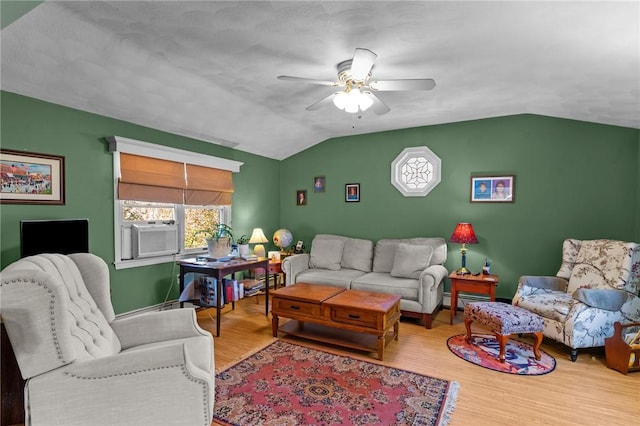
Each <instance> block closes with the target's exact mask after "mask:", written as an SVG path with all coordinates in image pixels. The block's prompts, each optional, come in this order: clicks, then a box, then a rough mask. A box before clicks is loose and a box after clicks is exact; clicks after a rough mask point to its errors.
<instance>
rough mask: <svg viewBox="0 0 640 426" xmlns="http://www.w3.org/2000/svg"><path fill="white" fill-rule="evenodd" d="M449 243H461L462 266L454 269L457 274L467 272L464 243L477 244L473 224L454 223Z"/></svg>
mask: <svg viewBox="0 0 640 426" xmlns="http://www.w3.org/2000/svg"><path fill="white" fill-rule="evenodd" d="M449 242H451V243H462V248H461V249H460V253H462V267H461V268H460V269H458V270H457V271H456V273H457V274H458V275H466V274H469V270H468V269H467V247H466V244H477V243H478V239H477V238H476V234H475V232H473V226H471V224H470V223H459V224H457V225H456V229H454V230H453V234H451V237H449Z"/></svg>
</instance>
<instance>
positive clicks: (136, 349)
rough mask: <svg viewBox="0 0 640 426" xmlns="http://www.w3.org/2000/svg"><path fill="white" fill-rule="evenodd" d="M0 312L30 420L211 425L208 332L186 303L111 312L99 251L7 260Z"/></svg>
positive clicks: (211, 363)
mask: <svg viewBox="0 0 640 426" xmlns="http://www.w3.org/2000/svg"><path fill="white" fill-rule="evenodd" d="M0 315H2V321H3V323H4V325H5V327H6V330H7V334H8V336H9V340H10V341H11V346H12V347H13V350H14V352H15V355H16V359H17V361H18V365H19V367H20V372H21V374H22V377H23V378H24V379H25V380H27V381H26V384H25V423H26V424H27V425H34V426H37V425H47V426H49V425H65V426H70V425H83V426H84V425H153V426H158V425H205V426H209V425H210V423H211V418H212V415H213V401H214V361H213V338H212V336H211V334H210V333H208V332H207V331H205V330H203V329H201V328H200V327H199V326H198V324H197V322H196V317H195V311H194V310H193V309H176V310H169V311H162V312H151V313H145V314H140V315H134V316H131V317H125V318H122V319H115V315H114V311H113V307H112V305H111V298H110V286H109V270H108V267H107V265H106V263H105V262H104V261H103V260H102V259H101V258H99V257H97V256H95V255H92V254H88V253H78V254H71V255H61V254H41V255H37V256H31V257H26V258H24V259H21V260H18V261H16V262H14V263H12V264H11V265H9V266H7V267H6V268H5V269H4V270H3V271H2V273H0Z"/></svg>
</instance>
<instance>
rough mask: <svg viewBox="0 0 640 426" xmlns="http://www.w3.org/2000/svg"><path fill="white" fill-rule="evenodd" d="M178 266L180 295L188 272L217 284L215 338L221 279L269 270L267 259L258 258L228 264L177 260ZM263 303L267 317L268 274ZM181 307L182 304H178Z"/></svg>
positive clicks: (218, 325)
mask: <svg viewBox="0 0 640 426" xmlns="http://www.w3.org/2000/svg"><path fill="white" fill-rule="evenodd" d="M178 265H180V294H182V291H183V290H184V286H185V282H184V276H185V274H186V273H188V272H195V273H198V274H204V275H208V276H211V277H215V278H216V279H217V280H218V282H217V284H218V303H216V305H217V306H216V336H220V318H221V316H220V310H221V309H222V291H223V290H222V279H223V278H224V277H225V276H227V275H230V274H231V276H233V274H234V273H236V272H239V271H247V270H250V269H256V268H263V269H264V270H265V271H268V270H269V259H268V258H266V257H260V258H258V260H240V259H237V260H231V261H229V262H202V261H197V260H196V259H195V258H193V259H184V260H179V261H178ZM264 287H265V294H266V297H265V302H264V305H265V307H264V314H265V315H269V274H268V273H267V275H266V277H265V286H264ZM180 306H182V303H181V304H180Z"/></svg>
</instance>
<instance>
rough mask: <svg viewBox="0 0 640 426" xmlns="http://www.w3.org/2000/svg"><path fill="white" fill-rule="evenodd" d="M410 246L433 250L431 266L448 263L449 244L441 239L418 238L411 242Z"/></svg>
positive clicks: (412, 239)
mask: <svg viewBox="0 0 640 426" xmlns="http://www.w3.org/2000/svg"><path fill="white" fill-rule="evenodd" d="M409 243H410V244H414V245H419V246H430V247H431V248H433V256H431V262H429V265H444V263H445V262H446V261H447V242H446V241H445V239H444V238H440V237H416V238H411V239H410V240H409Z"/></svg>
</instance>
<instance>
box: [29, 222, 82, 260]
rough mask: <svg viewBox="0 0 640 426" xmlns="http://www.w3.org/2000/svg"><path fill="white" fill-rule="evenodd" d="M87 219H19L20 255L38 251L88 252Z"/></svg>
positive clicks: (30, 254)
mask: <svg viewBox="0 0 640 426" xmlns="http://www.w3.org/2000/svg"><path fill="white" fill-rule="evenodd" d="M88 252H89V220H88V219H59V220H22V221H20V256H21V257H27V256H32V255H35V254H40V253H60V254H71V253H88Z"/></svg>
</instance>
